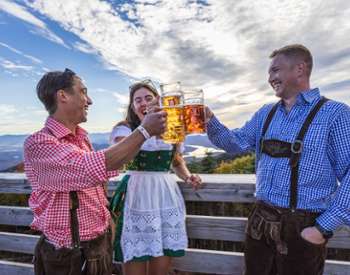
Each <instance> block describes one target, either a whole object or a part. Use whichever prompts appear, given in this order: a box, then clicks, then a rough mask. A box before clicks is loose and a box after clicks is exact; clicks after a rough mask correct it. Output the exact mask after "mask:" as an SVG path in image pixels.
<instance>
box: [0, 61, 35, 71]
mask: <svg viewBox="0 0 350 275" xmlns="http://www.w3.org/2000/svg"><path fill="white" fill-rule="evenodd" d="M0 66H1V67H3V68H4V69H7V70H11V71H12V70H13V71H32V70H33V66H29V65H21V64H16V63H13V62H12V61H10V60H5V59H2V60H1V59H0Z"/></svg>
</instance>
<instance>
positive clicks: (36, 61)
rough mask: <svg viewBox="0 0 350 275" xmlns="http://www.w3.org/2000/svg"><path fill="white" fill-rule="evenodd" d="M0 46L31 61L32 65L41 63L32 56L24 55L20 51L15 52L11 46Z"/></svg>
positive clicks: (0, 44) (2, 44)
mask: <svg viewBox="0 0 350 275" xmlns="http://www.w3.org/2000/svg"><path fill="white" fill-rule="evenodd" d="M0 46H3V47H4V48H7V49H9V50H10V51H12V52H14V53H16V54H18V55H21V56H23V57H25V58H27V59H29V60H31V61H32V62H34V63H37V64H41V63H43V62H42V61H41V60H40V59H38V58H36V57H34V56H32V55H29V54H25V53H23V52H22V51H20V50H17V49H15V48H13V47H11V46H9V45H7V44H5V43H2V42H0Z"/></svg>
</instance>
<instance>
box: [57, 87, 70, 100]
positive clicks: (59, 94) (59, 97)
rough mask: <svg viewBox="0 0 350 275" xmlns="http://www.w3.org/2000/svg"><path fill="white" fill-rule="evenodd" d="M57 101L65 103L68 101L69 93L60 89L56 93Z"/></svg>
mask: <svg viewBox="0 0 350 275" xmlns="http://www.w3.org/2000/svg"><path fill="white" fill-rule="evenodd" d="M56 99H57V102H62V103H65V102H67V101H68V97H67V93H66V92H65V91H64V90H62V89H61V90H58V91H57V93H56Z"/></svg>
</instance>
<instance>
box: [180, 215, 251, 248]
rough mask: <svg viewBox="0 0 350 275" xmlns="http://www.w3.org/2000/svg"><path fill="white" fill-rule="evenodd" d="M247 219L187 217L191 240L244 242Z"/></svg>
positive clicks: (188, 232)
mask: <svg viewBox="0 0 350 275" xmlns="http://www.w3.org/2000/svg"><path fill="white" fill-rule="evenodd" d="M246 223H247V218H238V217H211V216H198V215H187V218H186V224H187V234H188V236H189V238H190V239H201V240H221V241H235V242H242V241H243V240H244V230H245V225H246Z"/></svg>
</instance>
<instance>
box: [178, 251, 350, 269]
mask: <svg viewBox="0 0 350 275" xmlns="http://www.w3.org/2000/svg"><path fill="white" fill-rule="evenodd" d="M173 265H174V268H175V269H177V270H180V271H186V272H198V273H205V274H225V275H226V274H227V275H228V274H230V275H241V274H242V272H243V270H244V258H243V253H238V252H223V251H215V250H204V249H187V250H186V255H185V256H184V257H181V258H174V264H173ZM323 274H324V275H350V262H342V261H333V260H332V261H331V260H327V261H326V265H325V270H324V273H323Z"/></svg>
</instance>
